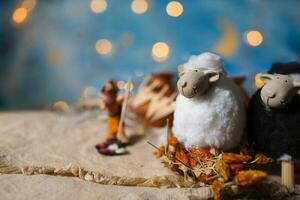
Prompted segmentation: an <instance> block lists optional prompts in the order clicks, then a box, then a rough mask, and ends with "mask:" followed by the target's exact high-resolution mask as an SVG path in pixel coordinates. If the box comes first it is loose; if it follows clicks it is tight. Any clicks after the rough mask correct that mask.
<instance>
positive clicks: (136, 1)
mask: <svg viewBox="0 0 300 200" xmlns="http://www.w3.org/2000/svg"><path fill="white" fill-rule="evenodd" d="M131 10H132V11H133V12H134V13H136V14H143V13H145V12H146V11H147V10H148V2H147V1H146V0H133V1H132V3H131Z"/></svg>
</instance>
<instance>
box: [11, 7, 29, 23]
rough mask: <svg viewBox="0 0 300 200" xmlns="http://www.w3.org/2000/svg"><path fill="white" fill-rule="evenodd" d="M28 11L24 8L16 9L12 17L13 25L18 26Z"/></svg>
mask: <svg viewBox="0 0 300 200" xmlns="http://www.w3.org/2000/svg"><path fill="white" fill-rule="evenodd" d="M27 15H28V11H27V9H26V8H22V7H21V8H17V9H16V10H15V11H14V12H13V15H12V19H13V21H14V22H15V23H17V24H20V23H22V22H24V21H25V20H26V18H27Z"/></svg>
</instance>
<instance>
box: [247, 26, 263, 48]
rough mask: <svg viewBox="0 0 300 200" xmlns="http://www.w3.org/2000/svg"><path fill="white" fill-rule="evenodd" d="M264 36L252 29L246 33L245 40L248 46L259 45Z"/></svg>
mask: <svg viewBox="0 0 300 200" xmlns="http://www.w3.org/2000/svg"><path fill="white" fill-rule="evenodd" d="M263 40H264V38H263V36H262V34H261V33H260V32H259V31H256V30H252V31H248V32H247V33H246V42H247V43H248V44H249V45H250V46H254V47H256V46H259V45H260V44H261V43H262V42H263Z"/></svg>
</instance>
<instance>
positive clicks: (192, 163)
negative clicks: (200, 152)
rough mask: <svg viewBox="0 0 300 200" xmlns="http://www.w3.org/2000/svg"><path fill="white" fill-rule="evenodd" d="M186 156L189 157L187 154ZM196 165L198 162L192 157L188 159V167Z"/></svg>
mask: <svg viewBox="0 0 300 200" xmlns="http://www.w3.org/2000/svg"><path fill="white" fill-rule="evenodd" d="M188 156H190V154H188ZM198 164H199V163H198V161H197V160H196V159H195V158H194V157H190V166H191V167H192V168H194V167H196V166H197V165H198Z"/></svg>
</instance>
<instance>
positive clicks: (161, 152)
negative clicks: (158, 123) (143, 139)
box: [154, 145, 165, 158]
mask: <svg viewBox="0 0 300 200" xmlns="http://www.w3.org/2000/svg"><path fill="white" fill-rule="evenodd" d="M164 152H165V146H164V145H161V146H160V147H159V149H157V150H156V151H155V152H154V154H155V156H156V158H161V157H162V156H163V155H164Z"/></svg>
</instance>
